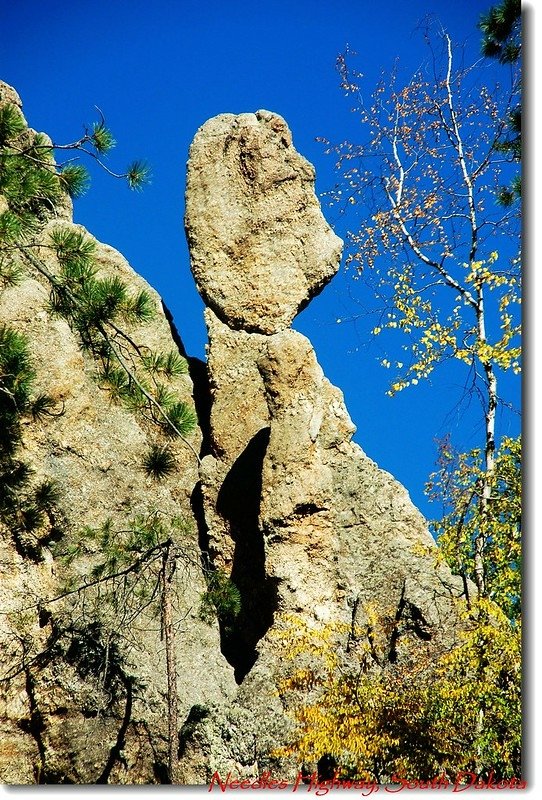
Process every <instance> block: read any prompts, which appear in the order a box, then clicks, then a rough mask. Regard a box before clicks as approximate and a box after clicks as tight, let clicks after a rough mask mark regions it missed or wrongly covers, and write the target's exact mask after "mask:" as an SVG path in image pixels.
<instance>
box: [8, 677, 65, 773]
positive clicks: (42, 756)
mask: <svg viewBox="0 0 542 800" xmlns="http://www.w3.org/2000/svg"><path fill="white" fill-rule="evenodd" d="M24 674H25V690H26V694H27V697H28V704H29V707H30V719H29V720H28V721H26V725H25V726H24V728H23V726H22V725H21V726H20V727H21V728H23V729H26V730H27V731H28V733H29V734H30V735H31V736H32V738H33V739H34V741H35V742H36V746H37V748H38V753H39V765H38V766H36V767H35V779H36V783H37V784H40V785H43V784H61V783H64V784H68V783H70V784H71V783H73V781H71V780H69V779H68V778H67V777H66V776H65V775H64V774H63V773H61V772H57V771H56V770H50V769H48V767H47V749H46V746H45V741H44V739H43V734H44V731H45V723H44V721H43V714H42V713H41V711H40V708H39V705H38V701H37V696H36V683H35V679H34V676H33V675H32V672H31V671H30V669H28V668H26V669H25V670H24Z"/></svg>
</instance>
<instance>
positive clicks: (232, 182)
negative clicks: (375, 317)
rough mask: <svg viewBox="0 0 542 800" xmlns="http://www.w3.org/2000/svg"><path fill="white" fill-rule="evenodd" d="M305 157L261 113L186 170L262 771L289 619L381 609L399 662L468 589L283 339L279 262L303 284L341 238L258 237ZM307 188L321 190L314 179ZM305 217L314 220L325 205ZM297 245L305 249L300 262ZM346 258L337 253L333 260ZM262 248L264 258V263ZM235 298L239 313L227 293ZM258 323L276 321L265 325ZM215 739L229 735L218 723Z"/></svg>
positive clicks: (216, 512) (194, 153)
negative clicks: (327, 246)
mask: <svg viewBox="0 0 542 800" xmlns="http://www.w3.org/2000/svg"><path fill="white" fill-rule="evenodd" d="M245 131H246V133H245ZM241 132H243V133H241ZM232 138H233V140H234V141H235V143H237V142H239V143H240V146H237V149H234V148H233V145H232ZM247 141H248V142H249V143H250V149H251V152H252V153H256V154H260V157H261V158H262V163H261V165H259V166H258V165H257V162H256V160H255V159H252V160H251V161H250V163H251V164H252V165H253V169H252V171H251V172H250V174H247V170H246V167H245V166H243V164H244V161H245V158H246V156H245V151H244V149H243V148H244V147H246V146H247V145H246V144H244V143H246V142H247ZM220 153H226V154H227V156H226V158H225V165H224V166H223V168H219V167H217V158H218V156H217V154H220ZM298 158H299V157H298V156H296V155H295V151H294V150H293V146H292V144H291V137H290V134H289V132H287V129H286V126H285V123H284V122H283V120H282V119H281V118H280V117H276V116H273V115H270V114H268V113H267V112H265V113H263V112H259V113H258V114H256V116H253V115H241V116H239V117H232V116H230V115H227V116H221V117H218V118H216V119H214V120H210V121H209V122H208V123H206V125H204V126H203V128H201V129H200V130H199V132H198V134H197V136H196V139H195V142H194V145H193V146H192V149H191V158H190V161H189V164H188V175H189V180H188V187H187V220H186V222H187V229H188V240H189V243H190V245H191V249H190V252H191V258H192V267H193V271H194V275H195V277H196V280H197V282H198V286H199V287H200V291H201V293H202V296H203V297H204V299H205V301H206V302H207V303H208V305H209V308H208V309H207V310H206V321H207V328H208V333H209V345H208V370H209V380H210V386H211V395H212V405H211V414H210V431H209V443H210V450H211V452H210V453H209V454H208V455H206V457H205V458H204V459H203V463H202V466H201V470H200V474H201V479H202V498H203V508H204V514H205V520H206V525H207V529H206V531H205V535H206V540H207V546H208V551H209V553H210V554H211V556H212V558H213V560H214V563H215V564H218V565H220V566H222V567H225V568H226V569H228V570H229V572H230V574H231V577H232V579H233V581H234V582H235V583H236V585H237V586H238V587H239V589H240V592H241V595H242V600H243V605H242V611H241V614H240V615H239V618H238V620H237V624H236V626H235V629H234V630H233V631H231V630H230V631H227V632H223V637H222V649H223V652H224V653H225V655H226V656H227V658H228V660H229V661H230V663H232V664H233V666H234V667H235V671H236V679H237V680H238V681H239V682H240V683H241V686H240V692H239V696H238V697H237V699H236V701H235V704H234V706H233V707H232V709H236V708H239V707H244V708H250V709H251V712H252V716H251V723H250V725H251V728H250V729H251V731H254V732H255V737H256V738H255V753H256V760H257V761H258V763H259V765H260V769H261V767H262V765H266V766H268V765H269V764H270V763H271V762H270V760H269V755H268V753H269V750H268V751H266V746H265V745H266V744H267V742H268V737H267V735H266V734H267V732H268V730H269V727H270V725H271V724H272V725H273V726H274V735H275V737H278V738H279V740H280V738H281V737H283V736H284V735H285V731H286V730H287V721H286V720H285V718H284V716H283V714H282V709H281V708H280V706H277V704H276V699H275V698H274V693H273V679H274V676H275V674H276V670H277V661H276V652H275V650H276V645H275V643H274V640H273V636H272V630H273V625H274V623H275V622H276V621H277V620H278V619H279V618H280V616H281V615H282V614H295V615H298V616H299V617H301V618H303V619H305V621H307V622H308V623H309V624H320V623H326V622H343V623H353V622H360V623H363V621H364V619H365V617H364V615H365V614H366V613H367V609H369V608H373V609H374V608H376V609H378V610H379V612H380V613H381V614H382V615H383V616H384V617H387V618H388V619H390V620H392V621H394V624H395V625H396V629H397V639H396V640H395V642H394V647H395V651H396V652H394V654H393V657H394V658H400V657H401V651H402V648H403V647H404V646H406V645H407V644H408V645H409V647H412V645H413V644H414V646H416V642H418V643H419V646H420V648H424V652H426V651H427V647H428V646H429V647H430V648H433V649H434V652H438V651H439V649H440V648H441V647H442V646H445V645H446V643H449V642H450V641H451V640H452V639H453V637H454V634H455V632H456V631H457V619H456V617H455V608H454V603H453V598H454V597H456V596H457V595H458V594H460V592H461V587H460V585H459V583H458V581H457V580H456V579H455V578H454V577H453V576H452V575H451V574H450V572H449V570H448V569H447V568H446V567H444V566H437V561H436V559H435V558H434V553H435V545H434V542H433V540H432V538H431V536H430V534H429V532H428V530H427V526H426V523H425V521H424V519H423V518H422V516H421V515H420V513H419V512H418V511H417V510H416V509H415V508H414V506H413V505H412V503H411V501H410V499H409V497H408V493H407V492H406V490H405V489H404V488H403V487H402V486H401V485H400V484H399V483H398V482H397V481H395V480H394V479H393V478H392V477H391V476H390V475H389V474H387V473H386V472H384V471H382V470H381V469H379V468H378V467H377V465H376V464H374V462H373V461H371V460H370V459H369V458H367V456H366V455H365V454H364V452H363V451H362V449H361V448H360V447H359V446H358V445H357V444H355V443H353V442H352V441H351V439H352V435H353V433H354V432H355V426H354V425H353V424H352V422H351V420H350V418H349V416H348V413H347V411H346V408H345V406H344V402H343V396H342V393H341V392H340V391H339V390H338V389H337V388H335V387H334V386H332V385H331V384H330V383H329V381H328V380H327V379H326V378H325V377H324V375H323V372H322V369H321V367H320V366H319V364H318V362H317V360H316V356H315V353H314V350H313V348H312V346H311V343H310V342H309V341H308V340H307V339H306V338H305V337H304V336H302V335H301V334H299V333H297V332H296V331H294V330H291V329H290V330H284V324H285V322H286V321H289V320H291V319H292V317H293V315H294V314H295V313H296V311H297V310H299V309H300V308H301V307H302V306H303V303H304V300H303V299H301V295H300V294H297V290H296V288H295V280H293V281H292V282H293V284H294V289H293V292H292V293H289V292H286V293H285V292H284V290H283V281H282V267H283V263H282V261H281V259H280V258H279V259H277V258H276V254H277V253H281V252H287V253H288V254H292V255H293V257H294V259H298V262H297V263H292V264H291V265H289V270H291V271H292V272H293V274H295V275H298V274H303V273H305V272H306V271H307V265H309V266H308V269H311V270H312V266H311V265H313V264H314V263H319V264H321V263H322V261H321V254H322V246H321V241H322V237H323V238H324V239H325V240H326V241H329V238H328V236H329V234H328V229H327V225H326V224H325V223H324V222H323V220H322V218H321V217H320V215H319V212H318V213H315V214H314V216H313V220H314V222H313V225H314V228H313V231H312V235H311V237H309V238H307V236H306V227H305V218H304V217H303V216H302V217H297V216H295V215H290V214H289V215H288V224H287V227H285V228H284V229H283V228H276V227H274V226H271V227H266V226H262V225H261V224H260V219H261V215H260V211H259V208H260V207H261V206H264V207H265V209H266V215H267V217H268V218H272V219H276V218H278V217H280V214H281V209H282V200H281V197H280V193H281V192H282V190H283V187H284V185H285V184H284V178H283V175H284V173H285V171H286V170H287V166H288V165H289V164H290V163H292V161H294V162H296V163H297V159H298ZM235 159H237V163H235ZM300 163H301V164H302V165H303V164H304V162H302V161H301V162H300ZM303 169H304V167H303ZM215 171H218V172H219V177H218V178H217V180H216V184H215V183H213V182H212V176H213V175H214V174H215ZM306 174H307V176H308V175H309V172H308V171H307V173H306ZM251 181H252V182H253V183H255V186H256V188H253V183H251ZM293 185H294V186H295V183H294V184H293ZM215 186H216V187H217V188H216V191H215ZM305 189H306V191H308V190H309V189H310V191H311V192H312V191H313V189H312V183H310V182H309V181H308V180H307V185H306V187H305ZM240 197H242V198H244V200H243V204H244V207H245V208H247V209H250V208H252V206H251V203H253V202H255V207H256V214H255V217H254V218H253V224H252V225H251V224H247V223H246V222H245V223H244V227H243V236H242V237H239V239H238V241H239V242H241V244H242V246H239V247H238V248H237V249H236V254H235V258H232V257H231V254H232V251H231V248H230V247H229V245H226V244H224V243H225V242H229V241H230V240H231V238H232V237H233V238H235V236H236V235H237V234H234V233H232V231H236V230H237V228H236V227H235V226H236V224H237V212H236V215H235V218H234V222H232V208H233V209H237V208H238V205H239V203H240V201H239V198H240ZM303 205H304V206H309V207H310V208H311V209H316V205H317V200H316V198H315V197H312V198H311V199H310V201H309V200H307V199H305V200H304V203H303ZM211 223H212V224H211ZM200 231H201V233H200ZM203 231H205V232H206V234H207V235H208V237H209V241H208V243H207V249H206V253H207V254H208V257H207V259H206V260H204V259H203V258H202V244H201V240H202V238H203ZM265 241H267V244H265ZM292 241H297V242H298V241H303V242H304V247H303V248H301V249H298V250H293V249H292V248H291V247H290V243H291V242H292ZM335 248H336V242H333V253H334V256H333V258H335V257H336V253H337V250H336V249H335ZM255 249H257V250H258V252H260V253H262V254H263V256H264V258H263V259H261V260H254V259H253V258H252V254H253V252H254V250H255ZM265 256H267V257H265ZM224 260H225V261H226V263H227V268H223V267H222V263H223V261H224ZM217 265H218V266H217ZM248 270H250V283H249V284H247V282H246V279H245V274H246V272H247V271H248ZM232 273H233V274H232ZM318 285H321V284H320V283H319V284H318ZM232 287H235V288H234V291H232V300H231V304H229V303H227V302H225V300H224V296H225V294H226V293H227V292H229V289H230V288H232ZM254 287H256V288H254ZM309 291H310V290H309ZM234 302H235V305H234ZM254 311H256V312H257V313H256V317H257V318H258V319H260V320H263V321H265V324H264V322H262V323H261V324H256V322H255V320H254V319H253V318H252V316H251V315H252V313H253V312H254ZM215 312H216V313H215ZM219 317H220V318H219ZM428 643H429V644H428ZM230 713H233V710H232V711H231V712H230ZM271 721H273V722H272V723H271ZM215 724H216V725H218V723H217V722H216V718H215ZM210 727H211V723H210V722H209V721H208V720H207V721H205V723H202V724H201V727H200V728H198V726H195V731H196V732H195V733H194V736H193V741H192V746H193V747H196V744H197V743H198V742H199V745H198V747H199V749H198V747H196V752H197V753H199V758H200V760H201V763H204V762H205V750H206V748H207V747H208V745H206V744H205V742H208V741H209V736H210V733H209V730H210ZM214 736H215V739H218V738H220V732H219V726H218V728H217V729H216V730H215V732H214ZM198 737H199V738H198ZM233 738H234V739H235V737H233ZM275 744H276V741H275ZM269 749H271V748H269ZM213 763H214V762H213ZM226 763H227V762H226ZM224 768H225V767H224ZM206 774H207V775H209V772H208V771H207V773H206Z"/></svg>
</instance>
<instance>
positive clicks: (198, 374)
mask: <svg viewBox="0 0 542 800" xmlns="http://www.w3.org/2000/svg"><path fill="white" fill-rule="evenodd" d="M162 309H163V311H164V316H165V318H166V319H167V321H168V324H169V329H170V331H171V336H172V338H173V341H174V342H175V344H176V345H177V348H178V350H179V353H180V354H181V356H182V357H183V358H185V359H186V362H187V364H188V374H189V375H190V379H191V380H192V385H193V387H194V394H193V397H194V405H195V406H196V414H197V417H198V425H199V428H200V430H201V434H202V437H203V439H202V442H201V451H200V458H203V457H204V456H206V455H208V454H209V453H210V452H211V424H210V419H211V404H212V399H211V388H210V385H209V376H208V373H207V364H206V363H205V362H204V361H201V359H199V358H195V357H194V356H189V355H188V353H187V352H186V349H185V346H184V344H183V340H182V339H181V336H180V334H179V331H178V330H177V327H176V325H175V322H174V320H173V315H172V313H171V311H170V310H169V308H168V307H167V306H166V304H165V303H164V301H163V300H162Z"/></svg>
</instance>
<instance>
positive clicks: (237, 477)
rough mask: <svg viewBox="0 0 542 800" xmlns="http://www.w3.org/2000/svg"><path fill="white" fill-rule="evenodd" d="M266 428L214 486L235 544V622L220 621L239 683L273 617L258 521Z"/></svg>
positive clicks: (272, 598) (273, 600) (273, 604)
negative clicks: (237, 598)
mask: <svg viewBox="0 0 542 800" xmlns="http://www.w3.org/2000/svg"><path fill="white" fill-rule="evenodd" d="M268 443H269V428H262V430H261V431H258V433H257V434H256V435H255V436H253V437H252V439H251V440H250V442H249V443H248V445H247V446H246V447H245V449H244V450H243V452H242V453H241V455H240V456H239V457H238V458H237V459H236V460H235V462H234V463H233V465H232V466H231V468H230V470H229V472H228V473H227V475H226V477H225V478H224V481H223V483H222V486H221V487H220V490H219V492H218V498H217V504H216V509H217V512H218V513H219V514H220V516H221V517H222V518H223V519H224V520H225V521H226V523H227V524H228V528H229V532H230V536H231V538H232V539H233V541H234V543H235V546H234V551H233V558H232V567H231V579H232V581H233V583H234V584H235V585H236V586H237V588H238V589H239V592H240V595H241V611H240V613H239V615H238V616H237V618H236V619H235V622H234V623H233V624H232V625H231V626H229V627H225V626H222V630H221V633H222V652H223V653H224V655H225V656H226V658H227V659H228V661H229V663H230V664H232V665H233V667H234V668H235V677H236V680H237V681H238V682H239V683H240V682H241V681H242V680H243V678H244V677H245V675H246V674H247V673H248V672H249V670H250V669H251V668H252V666H253V665H254V663H255V662H256V658H257V652H256V644H257V643H258V642H259V640H260V639H261V638H262V637H263V636H264V635H265V634H266V633H267V631H268V630H269V628H270V627H271V624H272V623H273V614H274V611H275V610H276V604H277V598H276V587H275V581H274V580H273V578H272V577H270V576H268V575H267V573H266V568H265V543H264V537H263V533H262V531H261V529H260V527H259V514H260V498H261V491H262V465H263V460H264V456H265V451H266V448H267V445H268Z"/></svg>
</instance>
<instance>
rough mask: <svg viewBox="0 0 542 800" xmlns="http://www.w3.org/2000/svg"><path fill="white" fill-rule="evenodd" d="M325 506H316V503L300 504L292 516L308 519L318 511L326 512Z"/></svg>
mask: <svg viewBox="0 0 542 800" xmlns="http://www.w3.org/2000/svg"><path fill="white" fill-rule="evenodd" d="M328 510H329V509H328V508H326V506H318V505H316V503H300V504H299V505H297V506H296V507H295V508H294V514H295V515H296V516H298V517H310V516H311V515H312V514H318V513H319V512H320V511H328Z"/></svg>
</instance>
